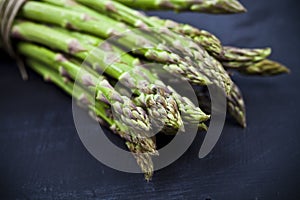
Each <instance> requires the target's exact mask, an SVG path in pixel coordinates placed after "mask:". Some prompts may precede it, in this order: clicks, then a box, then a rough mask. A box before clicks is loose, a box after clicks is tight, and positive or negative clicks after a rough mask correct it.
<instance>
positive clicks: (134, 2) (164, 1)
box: [116, 0, 246, 14]
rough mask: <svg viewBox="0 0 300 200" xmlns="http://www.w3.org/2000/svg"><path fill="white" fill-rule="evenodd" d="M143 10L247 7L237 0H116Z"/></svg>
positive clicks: (233, 9) (226, 11)
mask: <svg viewBox="0 0 300 200" xmlns="http://www.w3.org/2000/svg"><path fill="white" fill-rule="evenodd" d="M116 1H119V2H120V3H123V4H125V5H127V6H129V7H132V8H137V9H143V10H174V11H195V12H203V13H212V14H229V13H241V12H245V11H246V9H245V8H244V7H243V6H242V5H241V4H240V3H239V2H238V1H236V0H215V1H214V0H203V1H198V0H185V1H184V0H146V1H145V0H116Z"/></svg>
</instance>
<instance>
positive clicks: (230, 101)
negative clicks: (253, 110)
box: [227, 84, 247, 128]
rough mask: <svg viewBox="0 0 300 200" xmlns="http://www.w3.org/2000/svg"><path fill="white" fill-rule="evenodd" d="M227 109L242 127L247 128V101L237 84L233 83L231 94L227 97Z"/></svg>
mask: <svg viewBox="0 0 300 200" xmlns="http://www.w3.org/2000/svg"><path fill="white" fill-rule="evenodd" d="M227 110H228V112H229V113H230V115H231V116H232V117H233V118H234V119H235V120H236V121H237V122H238V123H239V124H240V125H241V126H242V127H244V128H246V126H247V122H246V107H245V102H244V99H243V96H242V93H241V91H240V89H239V88H238V86H237V85H236V84H234V85H233V87H232V92H231V94H230V96H229V97H227Z"/></svg>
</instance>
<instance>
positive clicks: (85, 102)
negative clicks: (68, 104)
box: [78, 94, 90, 105]
mask: <svg viewBox="0 0 300 200" xmlns="http://www.w3.org/2000/svg"><path fill="white" fill-rule="evenodd" d="M78 100H79V101H80V103H82V104H83V105H88V104H89V103H90V101H89V99H88V98H87V97H86V95H85V94H82V95H80V97H79V99H78Z"/></svg>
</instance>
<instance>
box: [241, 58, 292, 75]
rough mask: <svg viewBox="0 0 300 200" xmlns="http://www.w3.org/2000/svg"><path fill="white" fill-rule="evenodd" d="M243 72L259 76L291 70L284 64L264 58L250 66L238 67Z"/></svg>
mask: <svg viewBox="0 0 300 200" xmlns="http://www.w3.org/2000/svg"><path fill="white" fill-rule="evenodd" d="M237 70H238V71H239V72H240V73H241V74H245V75H250V76H251V75H258V76H275V75H279V74H284V73H289V72H290V70H289V69H288V68H287V67H285V66H284V65H282V64H280V63H278V62H274V61H272V60H268V59H266V60H262V61H261V62H258V63H256V64H254V65H251V66H249V67H244V68H243V67H242V68H238V69H237Z"/></svg>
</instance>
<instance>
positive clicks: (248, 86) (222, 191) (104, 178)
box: [0, 0, 300, 200]
mask: <svg viewBox="0 0 300 200" xmlns="http://www.w3.org/2000/svg"><path fill="white" fill-rule="evenodd" d="M242 3H243V4H244V5H245V6H246V7H247V8H248V13H247V14H244V15H234V16H208V15H199V14H180V15H175V14H173V13H160V12H154V13H151V14H158V15H160V16H161V17H169V18H172V19H175V20H178V21H181V22H187V23H191V24H193V25H195V26H198V27H199V28H204V29H207V30H210V31H212V32H214V33H217V35H218V36H219V37H220V38H221V39H222V40H223V41H224V43H225V44H231V45H236V46H244V47H263V46H270V45H271V47H272V48H273V51H274V53H273V55H272V59H275V60H278V61H281V62H282V63H284V64H286V65H287V66H289V67H290V68H291V70H292V74H291V75H289V76H280V77H275V78H245V77H239V76H236V77H234V79H235V80H236V82H237V83H238V85H239V86H240V87H241V89H242V91H243V93H244V96H245V99H246V103H247V109H248V120H249V126H248V128H247V129H245V130H243V129H241V128H239V127H238V126H237V125H236V124H235V123H234V122H233V121H232V120H231V119H228V121H227V125H226V127H225V129H224V131H223V134H222V137H221V139H220V141H219V142H218V144H217V146H216V147H215V149H214V150H213V152H211V154H210V155H209V156H208V157H206V158H204V159H202V160H199V159H198V158H197V154H198V151H199V147H200V144H201V142H202V140H203V135H202V134H199V136H198V137H197V138H196V140H195V142H194V143H193V145H192V146H191V147H190V148H189V150H188V151H187V152H186V153H185V154H184V155H183V156H182V157H181V158H180V159H179V160H178V161H176V162H175V163H173V164H172V165H171V166H169V167H167V168H165V169H162V170H160V171H158V172H156V173H155V175H154V178H153V180H152V181H151V182H150V183H147V182H145V181H144V180H143V176H142V175H139V174H127V173H122V172H118V171H115V170H113V169H110V168H108V167H106V166H104V165H103V164H101V163H99V162H98V161H96V160H95V159H94V158H93V157H92V156H91V155H90V154H89V153H88V152H87V150H86V149H85V148H84V147H83V145H82V144H81V142H80V140H79V138H78V135H77V134H76V130H75V126H74V123H73V119H72V112H71V99H70V98H69V97H68V96H67V95H65V94H64V93H63V92H61V91H60V90H58V89H57V88H56V87H55V86H52V85H50V84H47V83H44V82H43V81H42V80H41V78H40V77H38V76H37V75H35V74H34V73H32V72H31V73H30V81H28V82H23V81H22V80H21V78H20V75H19V72H18V69H17V67H16V66H15V64H14V63H13V61H12V60H10V59H8V58H7V56H6V55H4V54H1V61H0V91H1V100H0V102H1V103H0V158H1V161H0V199H43V200H48V199H49V200H50V199H73V200H76V199H141V198H146V199H164V200H165V199H201V200H202V199H203V200H206V199H207V200H208V199H214V200H215V199H218V200H219V199H221V200H224V199H231V200H232V199H238V200H240V199H252V200H259V199H274V200H275V199H278V200H282V199H299V198H300V192H299V188H300V172H299V166H300V151H299V150H300V149H299V148H300V145H299V144H300V134H299V129H300V124H299V111H300V109H299V108H300V107H299V102H300V93H299V88H298V86H299V82H300V78H299V74H300V67H299V49H298V48H299V46H300V41H299V34H300V26H299V22H298V19H299V17H300V15H299V12H298V10H297V6H295V4H297V3H298V2H297V1H294V0H286V1H280V0H272V2H271V1H255V3H254V2H252V1H247V0H244V1H242ZM298 4H299V3H298ZM114 139H116V138H114ZM116 140H117V139H116Z"/></svg>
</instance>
